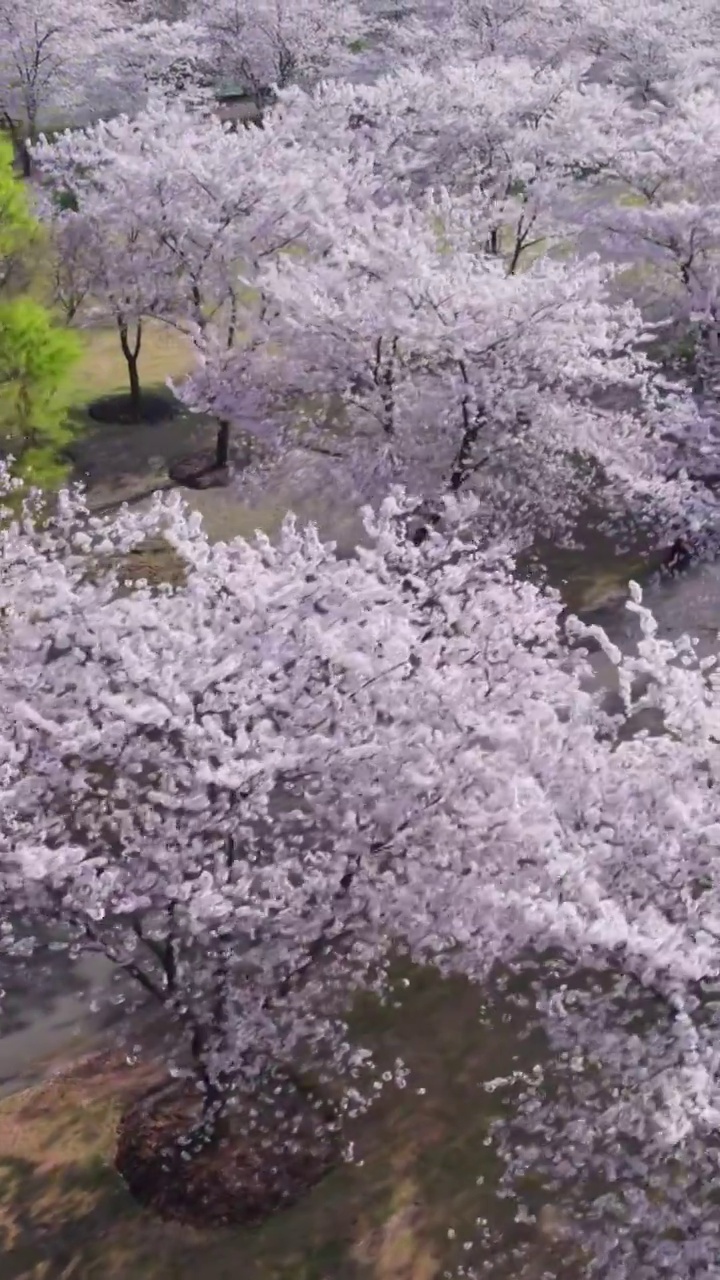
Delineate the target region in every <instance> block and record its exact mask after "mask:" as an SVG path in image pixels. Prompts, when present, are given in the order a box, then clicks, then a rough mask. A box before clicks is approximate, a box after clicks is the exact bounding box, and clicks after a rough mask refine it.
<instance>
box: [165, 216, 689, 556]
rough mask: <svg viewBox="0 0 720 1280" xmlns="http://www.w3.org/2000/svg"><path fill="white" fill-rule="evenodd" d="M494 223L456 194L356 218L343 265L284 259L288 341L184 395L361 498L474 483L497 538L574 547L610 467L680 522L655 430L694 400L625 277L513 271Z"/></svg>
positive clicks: (280, 278) (340, 244)
mask: <svg viewBox="0 0 720 1280" xmlns="http://www.w3.org/2000/svg"><path fill="white" fill-rule="evenodd" d="M478 208H480V215H479V216H478ZM495 221H496V220H495V218H494V217H493V216H492V213H491V214H490V216H488V214H487V213H485V212H484V211H483V210H482V199H481V198H480V199H479V200H477V199H474V198H473V197H472V196H470V197H469V198H468V199H466V200H465V199H459V198H457V197H456V198H451V197H450V196H449V195H447V193H445V194H442V193H440V194H439V195H437V196H430V197H429V198H428V199H426V201H425V202H424V203H423V204H421V205H420V206H417V207H415V206H411V205H404V204H403V205H392V206H384V207H382V208H380V207H377V206H376V207H375V208H366V209H365V210H364V211H363V210H355V211H354V213H353V225H352V226H350V225H349V219H348V224H347V225H345V226H344V229H343V232H342V234H338V235H336V236H335V239H334V244H333V247H332V249H331V250H328V252H327V254H326V255H324V256H307V257H281V258H278V259H275V260H273V261H270V262H268V263H267V265H266V267H265V269H264V272H263V274H262V277H261V279H262V284H263V288H264V289H265V290H266V292H267V293H268V294H270V295H272V296H273V297H275V298H276V299H277V304H278V312H277V316H276V318H275V319H274V321H273V324H272V343H271V344H268V343H265V344H258V346H257V347H256V348H255V349H254V351H253V352H252V355H251V357H248V355H247V354H246V353H243V354H242V356H241V357H239V358H235V357H233V356H232V355H231V356H230V357H229V358H224V359H222V360H217V359H216V360H213V359H208V360H207V361H206V363H205V364H204V366H203V367H201V368H200V369H199V371H198V373H197V375H195V376H194V377H193V378H192V379H191V380H190V383H189V384H188V385H187V386H186V388H185V390H184V392H183V394H184V395H185V396H186V397H187V399H188V400H189V402H190V403H197V404H199V405H202V406H203V407H205V408H210V409H212V410H213V411H214V412H217V413H219V414H221V415H223V416H224V415H225V414H228V415H230V416H233V417H234V418H235V419H236V420H238V421H240V422H243V423H245V422H246V418H245V414H246V413H247V426H248V429H250V430H253V431H254V432H256V433H257V434H259V435H261V437H262V438H263V439H264V440H265V441H266V443H267V444H269V445H270V447H271V450H274V451H275V452H277V451H284V450H286V449H288V448H289V447H291V446H292V447H296V446H297V445H298V444H299V445H301V446H303V445H304V446H305V447H306V448H308V449H311V450H317V449H321V450H323V452H324V453H325V454H330V455H334V456H335V458H336V460H337V480H336V483H338V484H339V483H342V482H343V478H344V480H345V483H346V484H347V483H349V484H350V487H351V489H353V488H354V490H355V491H356V492H357V490H358V489H359V490H360V491H361V492H365V493H366V494H378V493H382V491H383V489H384V488H385V487H386V486H387V484H388V483H391V482H392V481H393V480H398V479H401V480H402V481H403V482H405V483H407V484H408V486H409V488H410V489H411V490H412V491H413V492H415V493H419V494H423V495H424V496H425V497H426V498H427V499H430V500H431V498H432V495H433V494H436V493H438V492H441V491H442V490H443V488H445V489H446V490H447V489H448V488H449V489H450V490H452V491H455V492H457V491H459V490H461V489H463V488H465V487H467V486H470V487H472V489H473V491H474V492H476V494H478V496H482V510H483V516H482V521H483V525H484V527H485V529H486V531H487V533H488V536H490V538H491V540H492V538H494V537H496V536H499V534H500V531H502V534H503V536H519V535H522V536H523V537H527V538H529V539H532V537H533V535H534V533H535V532H536V531H538V530H539V529H543V530H545V531H547V532H551V531H552V533H553V534H554V535H555V536H562V535H563V533H564V534H567V531H568V527H569V525H570V523H571V522H572V518H573V515H574V513H575V512H576V511H577V510H578V509H579V507H580V505H581V504H582V502H583V501H584V500H585V497H586V496H587V493H588V491H592V490H593V489H594V488H596V487H597V485H598V471H601V472H602V473H604V476H605V483H606V484H607V486H608V494H610V493H612V492H613V491H614V492H615V496H616V498H619V500H620V502H621V504H622V503H623V502H625V503H627V502H629V503H630V504H631V505H632V503H633V502H635V503H639V504H640V506H642V505H643V504H644V503H646V502H651V503H652V504H653V506H654V510H655V514H657V508H658V504H660V505H662V503H663V502H665V503H667V510H668V512H669V511H670V510H671V509H672V512H673V518H676V517H677V502H678V501H680V491H679V490H678V491H677V492H673V490H672V486H668V485H666V484H664V482H663V473H662V470H661V469H659V468H658V466H657V465H656V462H657V459H656V456H655V453H654V448H653V434H652V433H653V432H654V431H655V432H656V433H658V434H659V431H660V427H661V424H663V423H665V422H666V421H667V419H668V418H672V416H673V414H674V412H675V411H677V410H679V406H680V404H681V403H682V401H683V397H682V396H680V394H679V393H678V396H677V398H676V399H677V404H676V403H675V402H674V401H673V399H672V397H671V398H670V399H668V400H666V401H665V402H664V403H661V401H660V399H659V398H658V396H657V394H656V391H655V388H654V383H653V369H652V366H651V365H650V364H649V362H648V361H647V359H646V358H645V357H644V356H643V355H642V353H641V351H640V350H639V344H640V342H641V340H642V339H643V337H644V336H645V328H644V324H643V321H642V317H641V316H640V313H639V312H638V311H637V309H635V308H634V307H633V306H632V305H630V304H629V303H628V304H625V305H623V306H617V305H615V304H614V303H613V302H612V301H611V300H610V298H609V296H608V294H607V285H608V281H609V280H610V279H611V272H609V270H608V269H606V268H604V267H603V266H601V265H600V264H599V263H598V262H597V261H593V260H591V259H590V260H579V259H569V260H568V259H563V260H560V261H558V260H556V259H554V258H553V257H552V256H545V257H542V256H541V257H538V258H536V259H535V260H534V261H531V262H529V263H528V265H527V266H526V267H525V269H524V270H521V271H509V270H508V267H507V264H506V263H505V262H504V261H503V258H502V256H501V255H498V254H496V253H493V252H487V251H486V246H487V244H488V237H489V233H490V231H491V228H492V226H493V225H495ZM338 396H340V397H342V398H343V402H344V405H345V409H346V416H345V419H344V424H343V426H342V427H341V428H340V429H338V428H337V427H333V426H328V421H329V420H328V406H329V403H330V401H331V400H332V398H333V397H338ZM298 397H305V398H307V397H310V404H309V406H308V408H307V410H306V411H305V412H304V413H303V414H300V413H299V412H298V410H297V407H296V406H297V403H298ZM288 404H289V405H290V407H289V408H288V407H287V406H288ZM579 458H582V459H584V465H578V459H579ZM663 465H664V464H663ZM246 479H247V477H246V476H245V475H244V476H243V482H244V483H245V482H246ZM684 498H685V491H683V500H684ZM478 518H479V516H478Z"/></svg>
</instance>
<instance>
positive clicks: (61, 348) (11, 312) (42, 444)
mask: <svg viewBox="0 0 720 1280" xmlns="http://www.w3.org/2000/svg"><path fill="white" fill-rule="evenodd" d="M41 235H42V233H41V230H40V227H39V225H38V223H37V221H36V220H35V218H34V217H33V216H32V212H31V210H30V206H29V203H28V197H27V193H26V190H25V187H24V186H23V184H22V182H21V181H20V180H19V179H18V178H17V177H16V176H15V174H14V172H13V151H12V146H11V144H10V143H9V142H7V141H6V140H5V141H3V140H0V441H1V445H2V452H3V454H5V455H8V454H11V455H12V457H13V459H14V469H15V472H16V474H17V475H19V476H20V477H22V478H23V479H25V478H27V480H28V482H31V483H32V484H33V485H37V486H39V487H40V488H55V487H57V486H58V485H59V484H60V483H61V482H62V480H63V479H64V478H65V476H66V474H67V469H68V466H67V463H66V462H65V461H64V456H63V455H64V452H65V450H66V448H67V446H68V444H69V443H70V440H71V439H72V437H73V435H74V427H73V425H72V423H71V422H70V420H69V418H68V409H69V401H68V391H67V388H68V382H67V377H68V374H69V372H70V370H71V369H72V367H73V365H74V364H75V362H76V360H77V359H78V357H79V356H80V352H81V347H80V342H79V340H78V337H77V335H76V334H74V333H72V332H69V331H68V330H67V329H63V328H60V327H58V326H57V325H56V324H55V321H54V318H53V316H52V314H51V312H50V311H48V310H47V308H46V307H43V306H42V305H41V304H40V303H39V302H36V301H34V300H33V299H32V298H29V297H27V296H23V295H21V296H19V297H18V296H12V294H11V290H10V288H9V282H10V277H11V267H12V265H13V263H15V262H17V260H18V258H22V257H23V256H27V255H28V253H29V251H30V250H31V249H32V247H33V246H34V245H35V244H36V243H37V241H38V240H39V239H40V238H41Z"/></svg>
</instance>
